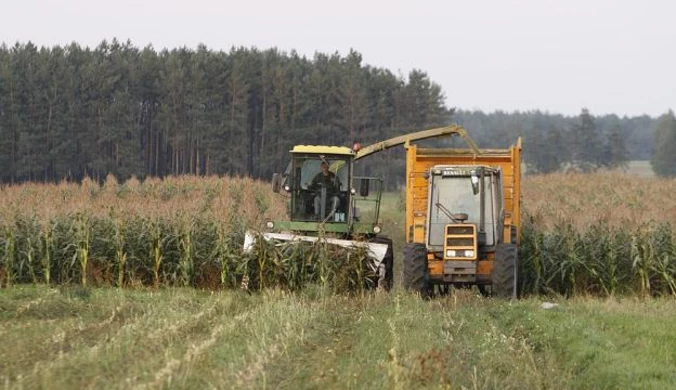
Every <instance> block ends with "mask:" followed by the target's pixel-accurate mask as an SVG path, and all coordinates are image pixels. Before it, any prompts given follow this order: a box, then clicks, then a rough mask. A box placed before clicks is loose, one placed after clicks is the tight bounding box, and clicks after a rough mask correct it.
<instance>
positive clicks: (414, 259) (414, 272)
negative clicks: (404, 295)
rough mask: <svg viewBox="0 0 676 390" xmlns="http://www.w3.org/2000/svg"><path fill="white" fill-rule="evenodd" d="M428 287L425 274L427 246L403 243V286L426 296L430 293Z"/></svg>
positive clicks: (427, 278)
mask: <svg viewBox="0 0 676 390" xmlns="http://www.w3.org/2000/svg"><path fill="white" fill-rule="evenodd" d="M430 287H431V285H430V282H429V276H428V275H427V248H426V247H425V245H423V244H415V243H408V244H406V245H404V288H406V289H409V290H412V291H415V292H418V293H420V295H421V296H422V297H423V298H428V297H429V296H430V295H431V293H432V291H431V290H432V289H431V288H430Z"/></svg>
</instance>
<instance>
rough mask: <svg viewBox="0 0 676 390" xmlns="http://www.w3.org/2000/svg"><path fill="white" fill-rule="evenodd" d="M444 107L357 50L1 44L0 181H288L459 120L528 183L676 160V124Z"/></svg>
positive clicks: (373, 166) (434, 89)
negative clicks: (315, 166) (317, 161)
mask: <svg viewBox="0 0 676 390" xmlns="http://www.w3.org/2000/svg"><path fill="white" fill-rule="evenodd" d="M451 100H452V99H451ZM445 101H446V98H445V96H444V92H443V91H442V89H441V87H440V86H439V85H438V84H436V83H435V82H434V81H432V80H431V79H430V78H429V76H428V75H427V74H426V73H425V72H423V71H420V70H413V71H411V72H409V73H408V74H407V75H405V76H404V75H401V74H395V73H393V72H392V71H390V70H388V69H383V68H378V67H372V66H369V65H366V64H364V63H363V62H362V57H361V55H360V54H359V53H358V52H356V51H350V52H349V53H348V54H347V55H344V56H342V55H340V54H338V53H334V54H323V53H316V54H315V55H314V56H312V57H311V58H308V57H307V56H301V55H299V54H298V53H296V52H294V51H291V52H283V51H280V50H278V49H268V50H258V49H256V48H244V47H240V48H232V49H231V50H230V51H213V50H210V49H208V48H207V47H205V46H203V45H200V46H198V47H197V48H196V49H194V50H193V49H188V48H177V49H173V50H166V49H165V50H161V51H157V50H155V49H154V48H153V47H151V46H148V47H145V48H138V47H135V46H134V45H132V44H131V42H129V41H127V42H119V41H117V40H112V41H111V42H107V41H103V42H101V43H100V44H99V45H98V46H97V47H95V48H88V47H81V46H80V45H78V44H76V43H72V44H70V45H66V46H54V47H37V46H35V45H34V44H32V43H30V42H29V43H26V44H20V43H17V44H15V45H14V46H11V47H8V46H7V45H4V44H3V45H2V46H0V181H2V182H21V181H27V180H32V181H52V182H53V181H59V180H63V179H72V180H79V179H81V178H83V177H84V176H89V177H94V178H104V177H105V176H106V175H107V174H114V175H115V176H117V177H118V178H119V179H121V180H124V179H126V178H128V177H131V176H132V175H134V176H136V177H139V178H143V177H146V176H159V177H163V176H166V175H180V174H197V175H206V174H224V175H246V176H252V177H256V178H269V177H270V176H271V174H272V173H273V172H279V171H282V170H283V169H284V167H285V165H286V163H287V162H288V150H289V149H291V148H292V146H293V145H295V144H329V145H346V146H349V145H352V144H353V142H356V141H358V142H361V143H362V144H364V145H366V144H369V143H371V142H375V141H379V140H384V139H387V138H390V137H393V136H397V135H401V134H404V133H407V132H411V131H416V130H422V129H426V128H430V127H436V126H442V125H447V124H449V123H451V122H457V123H459V124H462V125H464V126H465V127H466V128H467V129H468V130H469V132H470V134H471V136H472V137H473V138H474V139H475V140H476V141H477V142H478V144H479V145H480V146H481V147H506V146H507V145H509V144H511V143H513V142H514V141H515V140H516V137H518V136H522V137H524V161H525V162H526V163H527V164H528V167H529V171H530V172H542V173H546V172H553V171H556V170H560V169H567V168H570V167H574V168H576V169H581V170H584V171H591V170H594V169H597V168H599V167H610V168H613V167H621V166H623V164H625V163H626V161H627V160H630V159H642V160H646V159H651V158H653V151H655V156H657V157H659V156H671V152H670V151H671V150H675V149H674V148H673V147H671V149H669V146H668V145H670V144H669V142H671V141H670V140H671V139H672V138H673V139H674V140H676V135H674V136H671V135H669V134H671V132H672V130H669V129H671V127H674V126H672V125H671V123H672V122H673V123H676V121H672V122H669V121H668V120H667V119H668V117H669V115H671V118H673V113H672V112H670V114H665V117H663V118H661V119H659V120H658V119H656V118H651V117H649V116H640V117H633V118H627V117H618V116H616V115H606V116H593V115H592V114H591V113H590V112H589V111H588V110H586V109H583V110H582V112H581V113H580V115H579V116H574V117H569V116H562V115H556V114H550V113H543V112H540V111H533V112H513V113H505V112H501V111H497V112H493V113H484V112H481V111H465V110H455V109H453V108H448V107H447V106H446V104H445ZM664 118H667V119H664ZM665 121H666V122H665ZM659 129H667V130H659ZM673 132H674V133H675V134H676V130H673ZM655 134H666V135H661V136H659V135H658V138H659V137H661V138H660V139H661V140H662V141H659V142H658V146H657V148H656V146H655V143H654V140H655ZM664 140H666V141H664ZM667 141H668V142H667ZM665 142H666V143H665ZM674 142H676V141H674ZM660 145H662V146H660ZM664 145H667V146H664ZM674 146H676V145H674ZM660 147H661V148H662V149H660ZM665 158H666V157H665ZM653 165H654V166H656V165H655V162H653ZM658 165H659V164H658ZM662 165H663V166H664V165H668V163H667V164H664V163H663V164H662ZM672 166H673V164H672ZM656 170H657V169H656ZM403 172H404V159H403V151H402V150H400V149H399V150H397V149H394V150H389V151H386V152H383V153H378V154H376V155H374V156H371V157H369V159H368V161H365V163H364V164H363V166H362V167H361V168H360V170H359V173H361V174H369V175H377V176H381V177H384V178H385V179H386V183H388V187H389V188H394V187H396V186H399V185H402V184H403V183H404V181H405V179H404V175H403Z"/></svg>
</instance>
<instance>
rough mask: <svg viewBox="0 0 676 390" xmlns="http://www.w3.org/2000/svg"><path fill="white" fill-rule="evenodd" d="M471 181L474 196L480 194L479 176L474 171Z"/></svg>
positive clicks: (471, 173) (471, 174)
mask: <svg viewBox="0 0 676 390" xmlns="http://www.w3.org/2000/svg"><path fill="white" fill-rule="evenodd" d="M469 179H470V181H471V182H472V192H473V193H474V195H476V194H478V193H479V175H478V174H477V171H476V170H474V169H472V171H471V172H470V178H469Z"/></svg>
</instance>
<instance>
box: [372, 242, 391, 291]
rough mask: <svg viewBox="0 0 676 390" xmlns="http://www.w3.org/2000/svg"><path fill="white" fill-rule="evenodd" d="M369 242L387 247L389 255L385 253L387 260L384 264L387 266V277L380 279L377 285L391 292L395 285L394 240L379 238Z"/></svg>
mask: <svg viewBox="0 0 676 390" xmlns="http://www.w3.org/2000/svg"><path fill="white" fill-rule="evenodd" d="M369 241H370V242H375V243H378V244H385V245H387V253H385V258H384V259H383V263H382V264H383V265H384V266H385V277H384V278H383V279H381V278H378V280H376V285H377V286H378V288H383V289H384V290H385V291H390V290H391V289H392V286H393V285H394V250H393V249H392V239H391V238H389V237H386V236H377V237H373V238H371V239H370V240H369Z"/></svg>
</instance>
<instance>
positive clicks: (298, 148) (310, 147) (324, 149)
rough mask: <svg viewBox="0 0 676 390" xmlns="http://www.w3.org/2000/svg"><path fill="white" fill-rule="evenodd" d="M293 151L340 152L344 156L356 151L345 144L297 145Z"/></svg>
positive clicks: (314, 152) (351, 154)
mask: <svg viewBox="0 0 676 390" xmlns="http://www.w3.org/2000/svg"><path fill="white" fill-rule="evenodd" d="M291 153H312V154H340V155H344V156H354V155H355V154H356V153H355V152H354V151H353V150H352V149H350V148H348V147H345V146H324V145H296V146H294V147H293V149H292V150H291Z"/></svg>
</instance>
